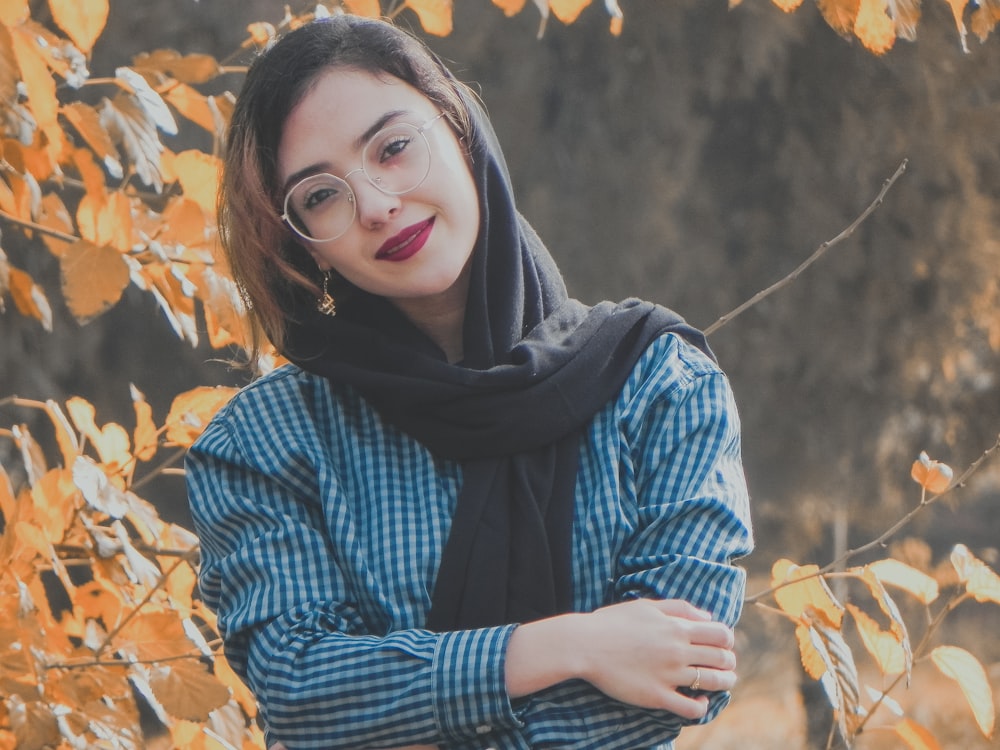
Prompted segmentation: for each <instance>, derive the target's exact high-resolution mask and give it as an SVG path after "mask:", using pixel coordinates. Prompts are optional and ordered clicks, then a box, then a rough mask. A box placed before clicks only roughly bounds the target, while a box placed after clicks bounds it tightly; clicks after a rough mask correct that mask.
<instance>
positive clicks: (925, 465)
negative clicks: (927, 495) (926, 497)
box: [910, 451, 954, 495]
mask: <svg viewBox="0 0 1000 750" xmlns="http://www.w3.org/2000/svg"><path fill="white" fill-rule="evenodd" d="M910 476H911V477H913V481H914V482H916V483H917V484H919V485H920V486H921V487H923V488H924V489H926V490H927V491H928V492H932V493H934V494H936V495H939V494H941V493H942V492H944V491H945V490H947V489H948V488H949V487H950V486H951V480H952V477H953V476H954V473H953V472H952V470H951V467H950V466H948V465H947V464H943V463H941V462H940V461H935V460H933V459H932V458H930V457H929V456H928V455H927V453H925V452H924V451H921V452H920V456H919V458H917V460H916V461H914V462H913V466H912V467H910Z"/></svg>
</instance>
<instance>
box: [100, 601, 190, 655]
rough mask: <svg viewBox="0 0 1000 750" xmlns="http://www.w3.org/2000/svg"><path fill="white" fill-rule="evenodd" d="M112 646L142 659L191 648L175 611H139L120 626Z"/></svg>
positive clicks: (186, 650)
mask: <svg viewBox="0 0 1000 750" xmlns="http://www.w3.org/2000/svg"><path fill="white" fill-rule="evenodd" d="M115 645H116V647H117V648H120V649H122V650H123V651H124V652H126V653H128V654H129V655H130V656H133V657H134V658H136V659H139V660H142V661H157V660H160V659H173V658H177V657H180V656H186V655H190V654H191V653H192V651H193V644H192V643H191V641H190V639H188V637H187V634H186V633H185V632H184V625H183V623H182V622H181V618H180V617H179V616H178V615H177V613H176V612H140V613H139V614H138V615H136V616H135V617H133V618H132V619H131V620H129V622H128V623H127V624H126V625H125V626H124V627H123V628H122V630H121V632H120V634H119V639H118V640H117V641H116V642H115Z"/></svg>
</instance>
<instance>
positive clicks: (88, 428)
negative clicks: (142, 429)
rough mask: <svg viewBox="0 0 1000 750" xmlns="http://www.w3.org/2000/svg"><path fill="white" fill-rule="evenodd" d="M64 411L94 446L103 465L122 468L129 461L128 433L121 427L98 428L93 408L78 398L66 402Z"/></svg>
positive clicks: (109, 424)
mask: <svg viewBox="0 0 1000 750" xmlns="http://www.w3.org/2000/svg"><path fill="white" fill-rule="evenodd" d="M66 411H68V412H69V416H70V419H72V420H73V424H74V425H76V428H77V429H78V430H79V431H80V432H81V433H82V434H83V435H84V437H86V438H87V440H89V441H90V442H91V443H92V444H93V445H94V448H95V449H96V450H97V453H98V455H99V456H100V457H101V461H102V462H103V463H104V464H106V465H108V466H114V465H118V466H124V465H125V464H126V463H127V462H128V461H129V458H130V454H129V439H128V433H127V432H126V431H125V430H124V428H122V426H121V425H119V424H116V423H114V422H108V423H107V424H106V425H104V427H102V428H98V426H97V423H96V422H95V421H94V416H95V414H96V411H95V409H94V406H93V405H92V404H91V403H90V402H89V401H87V400H86V399H83V398H80V397H79V396H74V397H72V398H70V399H69V400H67V401H66ZM75 464H76V462H74V465H75Z"/></svg>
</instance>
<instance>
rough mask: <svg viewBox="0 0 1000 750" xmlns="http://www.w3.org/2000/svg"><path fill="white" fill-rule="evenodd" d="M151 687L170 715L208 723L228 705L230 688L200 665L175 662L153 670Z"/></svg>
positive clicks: (150, 681)
mask: <svg viewBox="0 0 1000 750" xmlns="http://www.w3.org/2000/svg"><path fill="white" fill-rule="evenodd" d="M149 686H150V687H151V688H152V690H153V694H154V695H155V696H156V698H157V700H158V701H159V702H160V705H162V706H163V708H165V709H166V710H167V712H168V713H169V714H170V715H171V716H176V717H177V718H178V719H186V720H188V721H207V720H208V715H209V714H210V713H211V712H212V711H214V710H215V709H217V708H220V707H221V706H224V705H225V704H226V703H228V702H229V689H228V688H227V687H226V686H225V685H223V684H222V683H221V682H219V680H218V679H217V678H216V677H215V675H213V674H211V673H210V672H209V671H208V670H206V669H205V667H204V666H203V665H201V664H200V663H198V662H183V661H180V662H174V664H173V665H157V666H155V667H153V669H152V670H150V677H149Z"/></svg>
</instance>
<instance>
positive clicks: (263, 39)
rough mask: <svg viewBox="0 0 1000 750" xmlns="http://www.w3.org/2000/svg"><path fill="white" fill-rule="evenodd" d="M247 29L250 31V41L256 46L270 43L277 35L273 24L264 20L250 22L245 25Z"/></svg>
mask: <svg viewBox="0 0 1000 750" xmlns="http://www.w3.org/2000/svg"><path fill="white" fill-rule="evenodd" d="M247 31H248V32H249V33H250V41H251V42H252V43H253V44H256V45H257V46H258V47H264V46H266V45H268V44H270V43H271V42H272V41H274V38H275V37H276V36H277V35H278V32H277V31H276V30H275V28H274V26H272V25H271V24H269V23H265V22H258V23H252V24H250V25H249V26H247Z"/></svg>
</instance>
